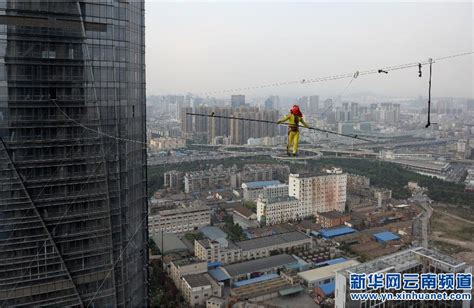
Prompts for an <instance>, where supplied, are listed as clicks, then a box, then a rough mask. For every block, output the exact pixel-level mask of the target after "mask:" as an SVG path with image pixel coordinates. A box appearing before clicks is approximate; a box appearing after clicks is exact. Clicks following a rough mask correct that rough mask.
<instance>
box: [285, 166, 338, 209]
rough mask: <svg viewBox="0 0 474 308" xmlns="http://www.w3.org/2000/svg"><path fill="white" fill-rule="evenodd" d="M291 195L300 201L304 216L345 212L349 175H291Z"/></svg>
mask: <svg viewBox="0 0 474 308" xmlns="http://www.w3.org/2000/svg"><path fill="white" fill-rule="evenodd" d="M288 186H289V195H290V196H292V197H295V198H296V199H298V200H300V201H301V203H302V206H303V215H304V216H310V215H316V214H317V213H324V212H329V211H338V212H344V210H345V206H346V187H347V174H338V173H334V174H314V175H313V174H305V175H303V174H301V175H300V174H290V177H289V185H288Z"/></svg>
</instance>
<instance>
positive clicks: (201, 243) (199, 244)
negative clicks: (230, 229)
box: [194, 238, 242, 263]
mask: <svg viewBox="0 0 474 308" xmlns="http://www.w3.org/2000/svg"><path fill="white" fill-rule="evenodd" d="M194 255H195V256H196V257H197V258H199V260H207V261H208V262H222V263H234V262H239V261H240V260H242V250H241V249H239V248H238V247H236V246H235V245H233V244H231V245H230V246H229V243H227V245H226V244H225V243H223V242H222V241H213V240H210V239H207V238H206V239H200V240H195V241H194Z"/></svg>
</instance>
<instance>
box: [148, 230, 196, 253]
mask: <svg viewBox="0 0 474 308" xmlns="http://www.w3.org/2000/svg"><path fill="white" fill-rule="evenodd" d="M151 238H152V239H153V241H154V242H155V243H156V245H157V246H158V248H159V249H160V251H161V252H163V253H171V252H179V251H186V250H188V248H187V247H186V245H184V243H183V242H182V241H181V240H180V239H179V238H178V236H176V234H174V233H163V235H162V234H161V232H159V233H152V235H151ZM162 238H163V242H164V243H165V245H164V247H163V243H162V240H161V239H162Z"/></svg>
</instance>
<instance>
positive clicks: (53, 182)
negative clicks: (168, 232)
mask: <svg viewBox="0 0 474 308" xmlns="http://www.w3.org/2000/svg"><path fill="white" fill-rule="evenodd" d="M144 53H145V51H144V1H143V0H141V1H139V0H133V1H121V0H120V1H119V0H101V1H95V0H94V1H92V0H88V1H73V0H54V1H47V0H32V1H23V0H0V137H1V140H0V141H1V142H0V306H1V307H13V306H56V307H63V306H84V307H86V306H87V307H104V306H110V307H115V306H122V307H123V306H127V307H142V306H146V305H147V299H148V295H147V289H148V288H147V248H146V243H147V233H146V230H147V225H146V224H147V219H146V214H147V208H146V169H145V166H146V143H145V142H146V137H145V131H146V130H145V63H144Z"/></svg>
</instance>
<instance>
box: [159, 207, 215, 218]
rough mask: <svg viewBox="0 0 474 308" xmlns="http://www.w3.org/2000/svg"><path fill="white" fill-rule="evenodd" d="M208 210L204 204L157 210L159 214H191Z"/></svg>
mask: <svg viewBox="0 0 474 308" xmlns="http://www.w3.org/2000/svg"><path fill="white" fill-rule="evenodd" d="M205 211H207V212H209V207H207V206H204V205H198V206H188V207H177V208H174V209H169V210H159V211H158V213H159V215H160V216H168V215H176V214H192V213H198V212H205Z"/></svg>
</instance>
